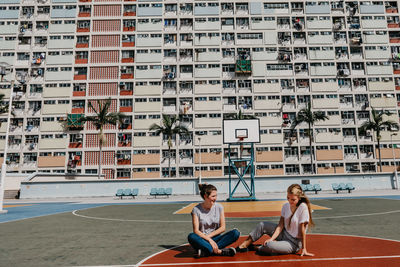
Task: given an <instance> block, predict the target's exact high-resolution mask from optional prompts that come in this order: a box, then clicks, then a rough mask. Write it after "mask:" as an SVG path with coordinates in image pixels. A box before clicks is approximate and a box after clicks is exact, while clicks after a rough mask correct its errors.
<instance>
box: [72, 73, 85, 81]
mask: <svg viewBox="0 0 400 267" xmlns="http://www.w3.org/2000/svg"><path fill="white" fill-rule="evenodd" d="M74 80H87V75H86V74H75V75H74Z"/></svg>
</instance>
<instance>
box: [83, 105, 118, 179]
mask: <svg viewBox="0 0 400 267" xmlns="http://www.w3.org/2000/svg"><path fill="white" fill-rule="evenodd" d="M97 105H98V108H97V109H96V108H95V107H94V106H93V105H92V103H91V102H89V109H92V110H93V111H94V113H95V115H93V116H83V117H81V118H80V119H79V120H78V122H83V123H84V122H88V121H90V122H92V123H93V125H94V127H96V130H98V131H99V151H100V156H99V170H98V175H99V179H100V177H101V163H102V162H101V161H102V154H101V153H102V149H103V145H104V143H105V139H104V133H103V129H104V126H105V125H106V124H111V125H117V123H119V124H122V119H123V118H124V117H125V116H124V115H123V114H122V113H121V112H109V109H110V105H111V99H107V100H105V101H104V100H97Z"/></svg>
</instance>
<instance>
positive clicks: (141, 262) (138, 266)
mask: <svg viewBox="0 0 400 267" xmlns="http://www.w3.org/2000/svg"><path fill="white" fill-rule="evenodd" d="M311 235H333V236H347V237H358V238H367V239H378V240H384V241H393V242H400V240H394V239H387V238H380V237H371V236H359V235H343V234H324V233H313V234H311ZM185 245H188V243H186V244H183V245H180V246H175V247H172V248H169V249H164V250H161V251H159V252H156V253H154V254H153V255H150V256H148V257H146V258H144V259H143V260H141V261H140V262H138V263H137V264H136V265H127V266H134V267H140V266H151V265H145V264H143V262H145V261H147V260H148V259H150V258H152V257H154V256H157V255H158V254H161V253H164V252H166V251H168V250H173V249H176V248H179V247H181V246H185ZM377 257H393V256H377ZM377 257H372V256H370V258H377ZM396 257H399V258H400V255H396ZM352 258H355V257H352ZM335 259H336V258H333V260H335ZM299 261H301V260H299ZM304 261H305V260H304ZM235 263H236V262H235ZM87 267H88V266H87Z"/></svg>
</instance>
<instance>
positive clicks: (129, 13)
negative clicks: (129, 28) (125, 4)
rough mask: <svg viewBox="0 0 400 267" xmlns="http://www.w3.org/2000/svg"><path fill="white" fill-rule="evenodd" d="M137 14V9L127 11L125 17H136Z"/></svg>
mask: <svg viewBox="0 0 400 267" xmlns="http://www.w3.org/2000/svg"><path fill="white" fill-rule="evenodd" d="M134 16H136V11H126V12H124V17H134Z"/></svg>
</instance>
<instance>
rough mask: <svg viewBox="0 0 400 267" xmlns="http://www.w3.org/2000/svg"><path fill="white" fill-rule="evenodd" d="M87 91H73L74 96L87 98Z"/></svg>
mask: <svg viewBox="0 0 400 267" xmlns="http://www.w3.org/2000/svg"><path fill="white" fill-rule="evenodd" d="M85 95H86V91H73V92H72V96H85Z"/></svg>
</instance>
